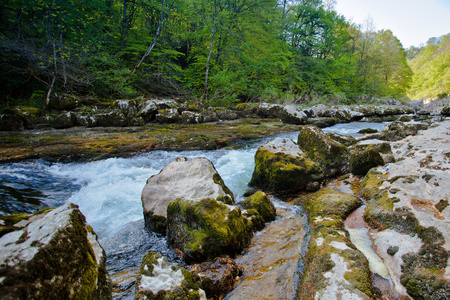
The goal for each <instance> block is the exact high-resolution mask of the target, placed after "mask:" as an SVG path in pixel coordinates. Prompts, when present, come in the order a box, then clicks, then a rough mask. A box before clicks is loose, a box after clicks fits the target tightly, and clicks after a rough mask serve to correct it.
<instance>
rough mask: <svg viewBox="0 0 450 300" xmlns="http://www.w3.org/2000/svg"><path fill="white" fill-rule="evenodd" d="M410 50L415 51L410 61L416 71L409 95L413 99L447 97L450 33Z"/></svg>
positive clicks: (449, 69)
mask: <svg viewBox="0 0 450 300" xmlns="http://www.w3.org/2000/svg"><path fill="white" fill-rule="evenodd" d="M408 51H409V52H413V53H414V55H411V56H414V57H413V58H412V59H410V60H409V61H408V63H409V65H410V67H411V69H412V70H413V72H414V75H413V80H412V84H411V88H410V90H409V91H408V96H409V97H410V98H411V99H413V100H415V99H420V98H425V99H426V98H433V99H434V98H436V97H445V95H447V94H448V93H449V92H450V33H449V34H447V35H445V36H443V37H442V38H440V39H435V42H430V43H428V45H427V46H426V47H423V48H421V49H417V48H415V49H410V50H408ZM409 54H410V53H408V56H410V55H409Z"/></svg>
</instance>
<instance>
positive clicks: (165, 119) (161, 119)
mask: <svg viewBox="0 0 450 300" xmlns="http://www.w3.org/2000/svg"><path fill="white" fill-rule="evenodd" d="M179 119H180V115H179V114H178V110H177V109H176V108H167V109H160V110H159V111H158V113H157V114H156V121H157V122H158V123H161V124H167V123H176V122H178V120H179Z"/></svg>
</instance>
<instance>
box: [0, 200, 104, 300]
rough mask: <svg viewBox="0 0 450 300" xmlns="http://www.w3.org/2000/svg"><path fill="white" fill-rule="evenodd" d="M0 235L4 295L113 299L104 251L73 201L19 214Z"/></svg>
mask: <svg viewBox="0 0 450 300" xmlns="http://www.w3.org/2000/svg"><path fill="white" fill-rule="evenodd" d="M15 220H16V221H17V220H20V221H19V222H16V223H15V224H14V226H15V227H19V229H18V230H15V231H12V232H9V233H7V234H5V235H3V236H2V237H1V238H0V247H1V249H2V251H1V252H0V277H1V278H2V280H1V284H0V295H1V297H2V298H4V299H111V286H110V282H109V279H108V275H107V272H106V268H105V261H106V255H105V253H104V251H103V249H102V248H101V246H100V245H99V243H98V242H97V239H96V235H95V233H94V232H93V231H92V228H91V227H90V226H88V225H87V224H86V223H85V218H84V216H83V215H82V214H81V212H80V211H79V210H78V208H77V206H75V205H73V204H66V205H63V206H60V207H58V208H56V209H54V210H48V209H47V210H43V211H41V212H39V213H37V214H34V215H28V216H24V215H20V216H19V217H18V218H15Z"/></svg>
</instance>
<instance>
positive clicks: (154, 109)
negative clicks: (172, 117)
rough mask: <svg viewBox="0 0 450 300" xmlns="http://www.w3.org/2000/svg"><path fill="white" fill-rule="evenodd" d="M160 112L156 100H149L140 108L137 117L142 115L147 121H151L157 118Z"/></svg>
mask: <svg viewBox="0 0 450 300" xmlns="http://www.w3.org/2000/svg"><path fill="white" fill-rule="evenodd" d="M157 113H158V106H157V105H156V103H155V102H154V101H151V100H148V101H146V102H145V104H144V105H143V107H142V108H141V109H140V110H139V112H138V113H137V115H136V117H141V118H143V119H144V121H145V122H146V123H150V122H152V121H154V120H155V118H156V114H157Z"/></svg>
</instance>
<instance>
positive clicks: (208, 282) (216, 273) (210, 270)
mask: <svg viewBox="0 0 450 300" xmlns="http://www.w3.org/2000/svg"><path fill="white" fill-rule="evenodd" d="M189 270H190V271H191V272H193V273H194V274H196V275H198V276H199V278H200V281H201V287H202V289H203V290H204V291H205V292H206V296H207V297H208V298H214V299H221V297H222V296H223V295H225V294H227V293H228V292H230V291H231V290H232V289H233V288H234V286H235V285H236V284H237V283H238V282H239V276H241V275H242V273H243V271H244V269H243V268H242V267H241V266H240V265H238V264H237V263H236V262H235V261H234V260H232V259H230V258H225V257H218V258H216V259H215V260H213V261H208V262H204V263H201V264H197V265H192V266H189Z"/></svg>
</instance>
